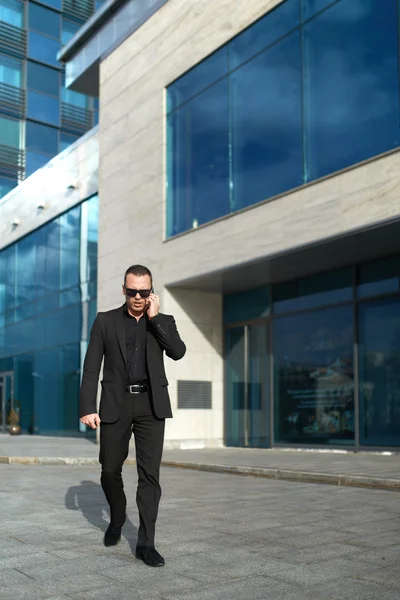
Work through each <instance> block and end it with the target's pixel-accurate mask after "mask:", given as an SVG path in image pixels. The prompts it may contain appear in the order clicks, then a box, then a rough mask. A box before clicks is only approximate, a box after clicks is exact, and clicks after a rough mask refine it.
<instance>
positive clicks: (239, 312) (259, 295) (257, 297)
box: [223, 286, 270, 323]
mask: <svg viewBox="0 0 400 600" xmlns="http://www.w3.org/2000/svg"><path fill="white" fill-rule="evenodd" d="M223 307H224V308H223V310H224V323H238V322H240V321H247V320H249V321H250V320H252V319H258V318H260V317H265V316H267V315H268V314H269V307H270V299H269V287H268V286H265V287H262V288H256V289H254V290H246V291H245V292H238V293H236V294H226V295H225V296H224V305H223Z"/></svg>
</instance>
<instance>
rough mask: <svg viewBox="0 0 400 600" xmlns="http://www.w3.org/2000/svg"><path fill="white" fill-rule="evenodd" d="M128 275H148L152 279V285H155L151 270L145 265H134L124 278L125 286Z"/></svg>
mask: <svg viewBox="0 0 400 600" xmlns="http://www.w3.org/2000/svg"><path fill="white" fill-rule="evenodd" d="M128 275H136V277H144V276H145V275H148V276H149V277H150V281H151V285H153V275H152V274H151V271H150V269H148V268H147V267H144V266H143V265H132V266H131V267H129V269H127V270H126V272H125V276H124V285H125V284H126V278H127V276H128Z"/></svg>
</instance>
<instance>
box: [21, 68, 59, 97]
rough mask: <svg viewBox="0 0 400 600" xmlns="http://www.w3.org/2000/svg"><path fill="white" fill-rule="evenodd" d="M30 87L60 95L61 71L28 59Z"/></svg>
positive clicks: (28, 81) (45, 92) (56, 95)
mask: <svg viewBox="0 0 400 600" xmlns="http://www.w3.org/2000/svg"><path fill="white" fill-rule="evenodd" d="M27 83H28V89H30V90H36V91H37V92H43V93H44V94H50V95H51V96H55V97H58V96H59V94H60V72H59V71H57V70H56V69H51V68H50V67H45V66H44V65H39V64H38V63H35V62H32V61H30V60H28V72H27Z"/></svg>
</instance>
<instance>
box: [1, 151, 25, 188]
mask: <svg viewBox="0 0 400 600" xmlns="http://www.w3.org/2000/svg"><path fill="white" fill-rule="evenodd" d="M24 169H25V154H24V151H23V150H19V149H18V148H12V147H11V146H5V145H3V144H0V175H3V176H6V177H9V176H11V177H17V178H19V179H21V178H22V177H23V173H24Z"/></svg>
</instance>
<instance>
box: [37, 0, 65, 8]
mask: <svg viewBox="0 0 400 600" xmlns="http://www.w3.org/2000/svg"><path fill="white" fill-rule="evenodd" d="M40 2H41V4H47V5H48V6H51V7H52V8H55V9H56V10H61V9H62V0H40Z"/></svg>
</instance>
